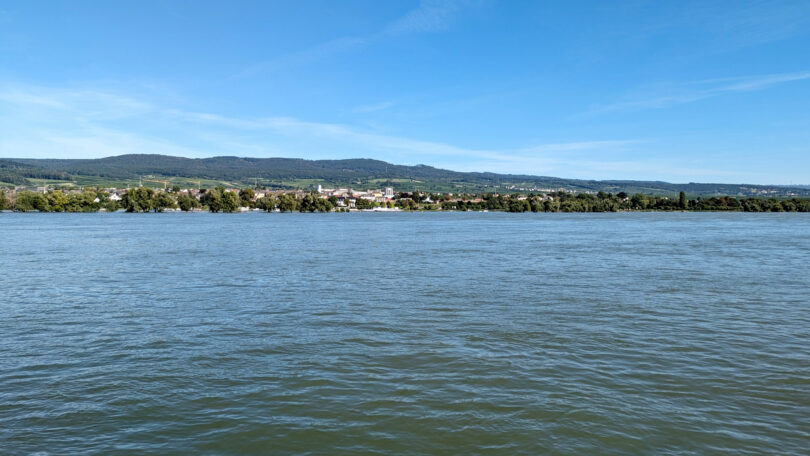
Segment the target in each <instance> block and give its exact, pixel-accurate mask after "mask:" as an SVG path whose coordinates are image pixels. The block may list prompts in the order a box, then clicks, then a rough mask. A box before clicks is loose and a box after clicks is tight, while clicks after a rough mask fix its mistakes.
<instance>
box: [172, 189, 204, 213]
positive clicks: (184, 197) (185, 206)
mask: <svg viewBox="0 0 810 456" xmlns="http://www.w3.org/2000/svg"><path fill="white" fill-rule="evenodd" d="M177 205H178V206H180V210H181V211H185V212H188V211H190V210H192V209H196V208H198V207H200V202H199V201H197V198H194V197H193V196H191V195H189V194H188V193H181V194H180V195H178V196H177Z"/></svg>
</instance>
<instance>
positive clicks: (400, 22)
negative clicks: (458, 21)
mask: <svg viewBox="0 0 810 456" xmlns="http://www.w3.org/2000/svg"><path fill="white" fill-rule="evenodd" d="M470 4H471V2H469V1H459V0H422V2H421V3H420V4H419V6H418V7H417V8H415V9H413V10H411V11H409V12H408V13H407V14H405V15H404V16H402V17H401V18H399V19H397V20H395V21H393V22H391V23H390V24H388V26H387V27H386V28H385V33H386V34H390V35H400V34H405V33H422V32H435V31H440V30H445V29H446V28H447V27H448V26H449V25H450V23H451V21H452V20H453V18H454V17H455V15H456V14H457V13H458V12H459V11H460V10H461V9H462V8H464V7H467V6H469V5H470Z"/></svg>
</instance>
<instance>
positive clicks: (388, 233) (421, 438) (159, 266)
mask: <svg viewBox="0 0 810 456" xmlns="http://www.w3.org/2000/svg"><path fill="white" fill-rule="evenodd" d="M808 266H810V216H808V215H807V214H740V213H734V214H717V213H619V214H503V213H487V214H481V213H412V214H407V213H395V214H375V213H362V214H264V213H260V214H259V213H252V214H140V215H137V214H120V213H116V214H0V454H3V455H27V454H38V455H64V454H82V455H93V454H105V455H107V454H117V455H125V454H133V455H134V454H138V455H143V454H154V455H167V454H211V455H214V454H225V455H243V454H244V455H247V454H279V455H286V454H290V455H292V454H306V455H323V454H347V455H348V454H380V455H400V454H411V455H460V454H465V455H473V454H484V455H536V454H571V455H575V454H596V453H598V454H617V455H619V454H670V455H680V454H722V453H727V454H808V452H810V274H808Z"/></svg>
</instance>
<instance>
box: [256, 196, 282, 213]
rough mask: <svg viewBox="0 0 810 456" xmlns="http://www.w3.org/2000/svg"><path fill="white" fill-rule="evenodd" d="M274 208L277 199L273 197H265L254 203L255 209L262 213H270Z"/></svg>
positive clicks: (276, 204)
mask: <svg viewBox="0 0 810 456" xmlns="http://www.w3.org/2000/svg"><path fill="white" fill-rule="evenodd" d="M276 206H278V198H276V197H275V196H273V195H267V196H265V197H264V198H259V199H258V200H257V201H256V207H258V208H259V209H261V210H263V211H267V212H272V211H274V210H275V209H276Z"/></svg>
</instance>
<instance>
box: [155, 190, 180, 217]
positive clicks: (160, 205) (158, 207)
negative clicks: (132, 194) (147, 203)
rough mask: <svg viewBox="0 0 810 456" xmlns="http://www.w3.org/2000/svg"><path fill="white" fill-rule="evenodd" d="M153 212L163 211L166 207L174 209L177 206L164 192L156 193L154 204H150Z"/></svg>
mask: <svg viewBox="0 0 810 456" xmlns="http://www.w3.org/2000/svg"><path fill="white" fill-rule="evenodd" d="M152 207H153V209H154V210H155V212H163V211H164V210H166V209H174V208H176V207H177V203H175V201H174V198H172V196H171V195H169V194H168V193H166V192H162V193H158V194H157V195H156V196H155V201H154V205H153V206H152Z"/></svg>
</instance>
